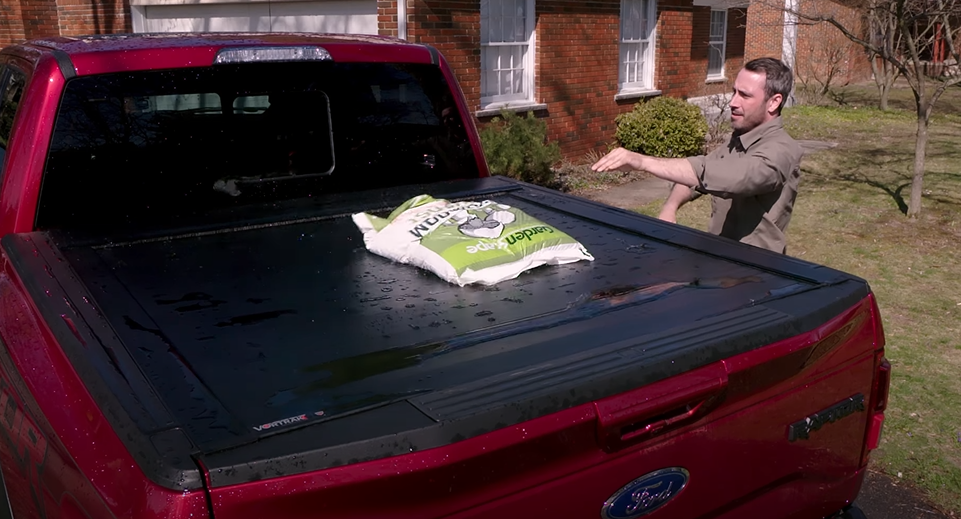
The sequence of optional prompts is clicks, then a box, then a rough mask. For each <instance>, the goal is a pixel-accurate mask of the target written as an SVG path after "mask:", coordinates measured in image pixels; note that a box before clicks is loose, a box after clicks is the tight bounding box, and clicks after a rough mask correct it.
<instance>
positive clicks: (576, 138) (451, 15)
mask: <svg viewBox="0 0 961 519" xmlns="http://www.w3.org/2000/svg"><path fill="white" fill-rule="evenodd" d="M620 9H621V4H620V0H595V1H592V2H590V3H586V2H585V3H576V2H570V1H567V0H538V1H537V2H536V12H535V17H536V23H535V42H536V43H535V47H536V48H535V53H536V56H535V89H534V92H535V95H534V100H535V101H536V102H537V103H541V104H544V105H546V109H543V110H538V111H536V112H535V114H536V115H537V116H538V117H542V118H544V119H545V120H546V122H547V125H548V138H549V139H551V140H552V141H556V142H558V143H559V144H560V146H561V149H562V151H563V153H564V155H565V156H567V157H572V158H573V157H578V156H581V155H583V154H585V153H587V152H588V151H591V150H604V149H606V146H607V145H608V144H609V143H611V142H612V140H613V136H614V129H615V123H614V119H615V117H617V115H618V114H621V113H624V112H629V111H630V110H631V109H632V108H633V106H634V104H635V103H637V102H638V101H640V100H641V99H642V98H633V99H625V100H620V101H617V100H615V96H616V95H617V93H618V66H619V59H620V54H619V38H620ZM710 13H711V9H710V8H709V7H694V6H692V5H691V4H690V0H665V1H662V2H661V3H659V5H658V9H657V42H656V55H655V72H654V87H655V88H656V89H658V90H661V92H662V94H663V95H669V96H675V97H685V98H686V97H692V96H698V95H707V94H712V93H719V92H727V91H728V90H729V89H730V86H729V85H728V84H727V83H726V82H723V81H722V82H716V83H711V84H708V83H706V81H705V80H706V78H707V49H708V41H707V39H708V34H709V24H710ZM407 14H408V16H407V24H408V25H407V39H408V40H410V41H412V42H416V43H426V44H430V45H433V46H434V47H436V48H437V49H438V50H440V51H441V52H442V53H443V54H444V56H445V57H446V58H447V59H448V61H449V62H450V63H451V66H452V67H453V68H454V70H455V74H456V75H457V76H458V81H459V82H460V84H461V88H462V89H463V90H464V95H465V97H466V98H467V103H468V106H469V107H470V108H471V109H472V110H478V109H479V108H480V101H481V86H480V77H481V73H480V66H481V63H480V2H479V1H477V0H412V1H411V2H410V3H409V4H408V8H407ZM728 16H729V20H728V41H727V52H726V58H727V60H726V65H725V70H726V71H727V74H728V76H729V77H732V76H733V74H734V73H735V72H736V71H737V70H738V69H739V68H740V66H741V64H742V63H743V56H744V41H745V38H744V18H745V10H743V9H732V10H730V11H729V15H728ZM385 21H386V19H385ZM491 118H492V117H491V116H485V117H480V118H479V119H478V122H479V123H480V125H481V126H483V124H485V123H486V122H488V121H490V120H491Z"/></svg>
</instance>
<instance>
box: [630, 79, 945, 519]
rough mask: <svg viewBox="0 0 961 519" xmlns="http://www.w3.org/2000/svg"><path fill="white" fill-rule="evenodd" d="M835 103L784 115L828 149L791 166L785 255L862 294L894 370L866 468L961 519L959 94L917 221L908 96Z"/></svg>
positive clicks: (694, 221) (695, 221) (872, 94)
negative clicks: (872, 300)
mask: <svg viewBox="0 0 961 519" xmlns="http://www.w3.org/2000/svg"><path fill="white" fill-rule="evenodd" d="M841 94H842V96H841V97H842V98H843V99H844V102H845V103H844V104H842V105H840V106H837V105H836V106H833V107H824V106H798V107H793V108H790V109H786V110H785V112H784V119H785V127H786V128H787V129H788V131H789V133H791V134H792V135H793V136H794V137H795V138H796V139H815V140H825V141H831V142H836V143H837V144H838V145H837V147H836V148H834V149H830V150H825V151H819V152H816V153H813V154H810V155H807V156H806V157H805V158H804V160H803V162H802V175H803V176H802V181H801V186H800V191H799V194H798V201H797V204H796V206H795V212H794V217H793V219H792V221H791V225H790V227H789V229H788V254H789V255H792V256H796V257H799V258H802V259H805V260H808V261H812V262H815V263H820V264H823V265H827V266H830V267H834V268H837V269H840V270H843V271H845V272H850V273H852V274H855V275H858V276H861V277H863V278H865V279H867V280H868V282H869V283H870V284H871V287H872V289H873V290H874V291H875V293H876V294H877V297H878V304H879V305H880V308H881V313H882V318H883V321H884V326H885V332H886V337H887V347H886V355H887V357H888V359H889V360H890V361H891V364H892V365H893V377H892V382H891V399H890V405H889V407H888V411H887V413H886V422H885V429H884V434H883V436H882V442H881V448H880V449H879V450H878V451H877V452H876V453H875V454H874V455H873V465H874V468H875V469H879V470H882V471H884V472H886V473H888V474H890V475H892V476H894V477H896V478H897V477H900V478H901V480H906V481H907V482H909V483H911V484H913V485H915V486H917V487H918V488H920V489H922V490H923V491H924V492H926V493H927V494H928V495H929V496H930V498H931V499H932V500H933V501H934V503H935V504H936V505H938V506H940V507H941V508H942V509H944V510H946V511H950V512H954V513H955V514H961V88H958V87H955V88H953V89H951V90H950V91H949V92H947V93H946V94H945V96H944V98H943V99H942V102H941V103H940V105H939V107H938V108H936V109H935V113H936V115H935V117H934V118H933V121H932V123H931V126H930V142H929V144H928V151H927V163H926V168H925V169H926V174H925V181H924V196H923V203H922V213H921V217H920V218H918V219H908V218H907V217H906V216H905V215H904V214H903V211H904V207H906V205H905V204H906V203H907V200H908V198H909V197H910V189H911V186H910V182H911V175H912V166H913V161H914V135H915V131H916V119H915V115H914V111H913V98H912V97H911V92H910V90H908V89H906V88H904V89H901V90H897V91H895V92H894V93H893V96H892V98H891V107H892V110H890V111H888V112H880V111H878V110H876V109H875V108H874V105H875V104H876V91H875V90H874V89H873V85H864V86H859V87H849V88H847V89H845V90H844V91H843V92H841ZM705 198H706V197H705ZM659 208H660V203H659V202H656V203H652V204H649V205H648V206H646V207H641V208H638V210H639V211H640V212H643V213H645V214H649V215H652V216H656V214H657V212H658V210H659ZM709 215H710V202H709V201H708V200H706V199H702V200H698V201H695V202H694V203H692V204H689V205H688V206H685V207H684V208H682V210H681V214H679V215H678V216H679V223H681V224H683V225H688V226H691V227H695V228H698V229H702V230H704V229H705V228H706V223H707V219H708V216H709Z"/></svg>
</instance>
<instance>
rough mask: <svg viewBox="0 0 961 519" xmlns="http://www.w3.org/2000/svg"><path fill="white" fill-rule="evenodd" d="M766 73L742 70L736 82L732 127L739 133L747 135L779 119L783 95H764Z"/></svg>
mask: <svg viewBox="0 0 961 519" xmlns="http://www.w3.org/2000/svg"><path fill="white" fill-rule="evenodd" d="M766 80H767V76H766V75H765V74H764V72H751V71H750V70H747V69H741V71H740V72H738V74H737V78H736V79H735V80H734V97H732V98H731V126H732V127H734V131H736V132H738V133H745V132H749V131H751V130H753V129H754V128H757V127H758V126H760V125H762V124H764V123H766V122H768V121H770V120H772V119H774V118H775V117H777V115H776V114H777V107H778V105H780V104H781V94H774V95H773V96H771V97H770V98H767V97H766V96H765V95H764V83H765V81H766Z"/></svg>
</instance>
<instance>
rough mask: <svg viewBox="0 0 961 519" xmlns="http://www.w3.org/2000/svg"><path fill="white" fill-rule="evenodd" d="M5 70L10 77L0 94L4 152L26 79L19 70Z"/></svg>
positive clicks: (1, 139) (0, 141)
mask: <svg viewBox="0 0 961 519" xmlns="http://www.w3.org/2000/svg"><path fill="white" fill-rule="evenodd" d="M7 70H9V71H10V75H9V77H8V79H7V84H6V86H5V89H4V90H3V92H2V93H0V96H2V97H0V148H2V149H4V150H6V148H7V141H8V140H9V139H10V132H11V130H13V118H14V117H15V116H16V115H17V108H18V107H19V106H20V96H21V95H22V94H23V85H24V83H25V82H26V77H25V76H24V75H23V73H22V72H20V71H19V70H17V69H15V68H12V67H11V68H8V69H7ZM0 166H2V163H0Z"/></svg>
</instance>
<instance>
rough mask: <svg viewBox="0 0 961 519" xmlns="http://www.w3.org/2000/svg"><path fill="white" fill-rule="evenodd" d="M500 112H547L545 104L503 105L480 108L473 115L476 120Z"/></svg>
mask: <svg viewBox="0 0 961 519" xmlns="http://www.w3.org/2000/svg"><path fill="white" fill-rule="evenodd" d="M501 110H507V111H508V112H519V113H526V112H539V111H542V110H547V104H545V103H527V104H505V105H501V106H498V105H491V106H489V107H485V108H482V109H480V110H478V111H476V112H474V115H475V116H477V118H483V117H493V116H495V115H500V113H501Z"/></svg>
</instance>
